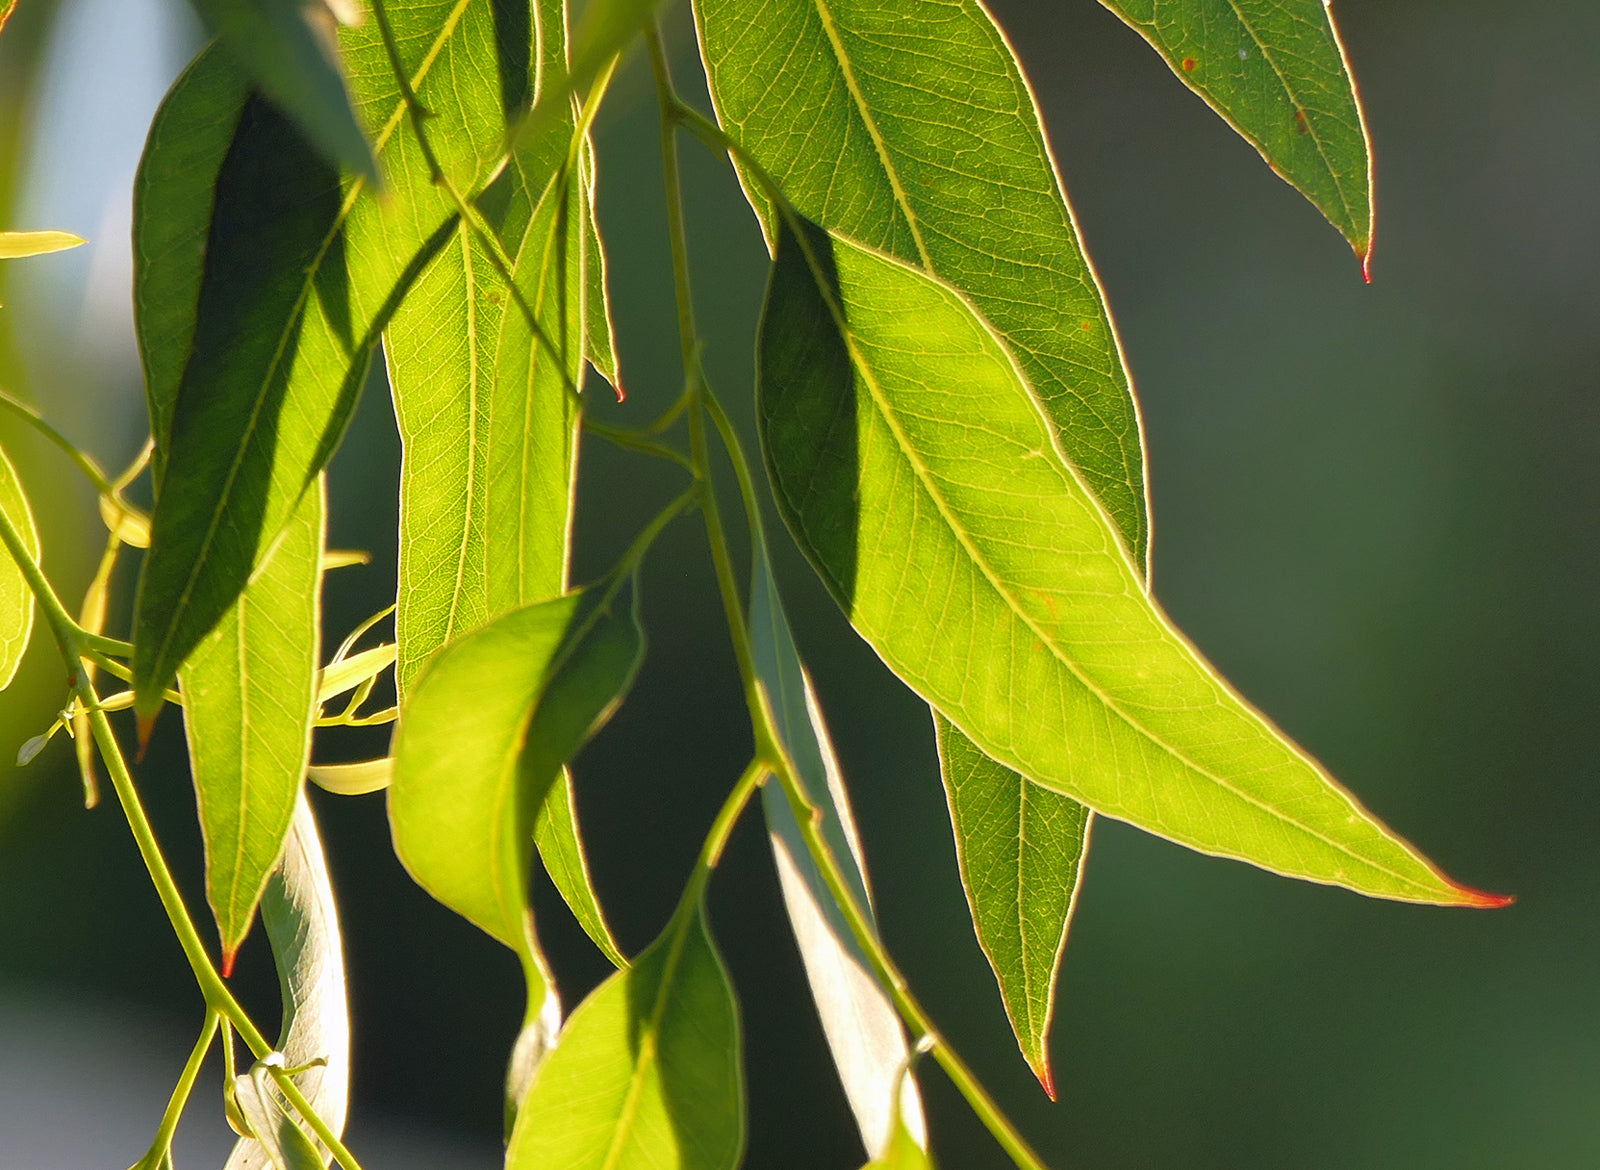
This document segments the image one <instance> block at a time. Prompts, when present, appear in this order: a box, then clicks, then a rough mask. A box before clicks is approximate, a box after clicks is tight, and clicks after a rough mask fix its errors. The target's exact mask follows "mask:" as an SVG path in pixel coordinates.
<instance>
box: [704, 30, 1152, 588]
mask: <svg viewBox="0 0 1600 1170" xmlns="http://www.w3.org/2000/svg"><path fill="white" fill-rule="evenodd" d="M695 15H696V18H697V22H698V27H699V30H700V45H701V52H702V56H703V57H704V59H705V62H706V70H707V76H708V77H709V79H710V82H711V96H712V101H713V103H714V105H715V107H716V112H717V117H718V119H719V120H720V121H721V123H722V126H723V128H724V129H725V130H726V131H727V132H728V133H729V134H730V135H731V136H732V137H733V138H734V139H736V140H737V141H738V142H739V143H740V144H741V145H742V146H743V147H744V148H745V149H746V150H748V151H749V152H750V153H751V154H752V155H753V156H754V157H755V158H756V160H757V161H758V162H760V163H761V165H762V166H763V167H764V168H765V169H766V170H767V172H768V173H770V174H771V175H773V176H774V177H775V178H776V179H777V180H778V183H779V185H780V186H781V187H782V188H783V191H784V193H785V194H786V195H787V196H788V198H789V200H790V202H791V203H793V204H794V206H795V207H796V208H798V209H799V211H800V212H801V214H803V215H805V216H807V217H809V218H810V219H811V220H813V221H814V222H816V223H818V224H821V225H822V226H823V227H825V228H827V229H829V230H830V231H838V232H842V233H843V234H844V235H846V236H849V237H850V238H852V239H855V240H859V241H862V242H863V243H865V244H867V245H869V246H871V247H874V248H878V249H881V250H882V251H885V252H888V253H890V254H892V255H894V256H897V257H899V258H900V259H902V260H904V261H906V262H908V263H910V264H915V265H917V266H918V267H921V268H924V269H927V270H928V271H930V272H934V273H936V274H938V275H939V276H940V277H942V278H943V279H944V280H946V281H948V282H949V283H950V284H952V285H954V286H955V287H957V288H959V289H960V290H962V292H963V293H965V294H966V295H967V296H968V297H969V298H971V300H972V302H973V304H974V305H975V306H976V307H977V309H978V311H979V312H980V313H982V314H983V315H984V316H985V317H986V318H987V319H988V320H989V321H990V323H991V324H992V325H993V327H994V329H995V330H996V332H998V333H999V335H1000V336H1001V337H1002V338H1003V339H1004V340H1005V342H1006V344H1007V345H1008V346H1009V347H1010V349H1011V351H1012V353H1014V354H1015V355H1016V358H1017V361H1018V362H1019V363H1020V364H1021V366H1022V370H1023V373H1024V374H1025V375H1026V377H1027V378H1028V380H1029V381H1030V382H1031V383H1032V385H1033V386H1034V388H1035V390H1036V392H1037V395H1038V397H1039V399H1040V401H1041V402H1042V403H1043V405H1044V407H1045V409H1046V411H1047V413H1048V415H1049V417H1050V419H1051V420H1052V422H1053V423H1054V425H1055V429H1056V432H1057V436H1058V441H1059V442H1060V443H1061V445H1062V447H1063V449H1064V450H1065V451H1066V453H1067V456H1068V457H1069V458H1070V459H1072V460H1073V461H1074V462H1075V463H1076V464H1077V465H1078V467H1079V469H1080V470H1081V471H1082V473H1083V478H1084V480H1085V481H1086V482H1087V483H1088V485H1089V487H1090V489H1091V490H1092V491H1093V492H1095V494H1096V495H1097V496H1099V498H1100V499H1101V500H1102V502H1103V503H1104V504H1105V507H1106V510H1107V511H1108V512H1110V513H1111V515H1112V516H1113V517H1114V518H1115V519H1116V522H1117V525H1118V528H1119V529H1120V530H1121V532H1122V535H1123V538H1124V539H1125V540H1126V541H1127V543H1128V546H1129V547H1130V548H1131V549H1132V550H1133V555H1134V559H1135V560H1137V561H1140V562H1142V561H1143V560H1144V559H1145V556H1146V546H1147V542H1148V539H1149V530H1148V526H1147V524H1146V523H1145V509H1144V465H1143V455H1142V451H1141V440H1140V433H1139V415H1138V410H1137V408H1136V407H1135V406H1134V402H1133V398H1132V395H1131V393H1130V391H1129V388H1128V378H1127V374H1126V373H1125V371H1124V369H1123V363H1122V355H1121V352H1120V351H1119V349H1118V345H1117V338H1116V333H1115V331H1114V329H1113V327H1112V325H1111V319H1110V316H1109V315H1108V314H1107V312H1106V308H1105V305H1104V303H1103V301H1102V298H1101V294H1100V288H1099V283H1098V281H1097V280H1096V278H1095V274H1094V271H1093V269H1092V268H1091V267H1090V265H1089V262H1088V260H1087V259H1086V258H1085V256H1084V254H1083V248H1082V245H1081V244H1080V242H1079V239H1078V233H1077V228H1076V227H1075V226H1074V224H1073V221H1072V214H1071V210H1070V209H1069V207H1068V205H1067V201H1066V198H1065V196H1064V194H1063V193H1062V189H1061V183H1060V180H1059V178H1058V177H1057V175H1056V170H1055V163H1054V161H1053V159H1052V158H1051V155H1050V150H1049V147H1048V144H1047V143H1046V141H1045V137H1044V133H1043V130H1042V129H1041V127H1040V121H1039V114H1038V110H1037V108H1036V106H1035V103H1034V100H1033V94H1032V92H1031V91H1030V90H1029V88H1028V84H1027V82H1026V81H1025V80H1024V78H1023V76H1022V73H1021V70H1020V69H1019V67H1018V65H1017V62H1016V59H1015V57H1014V56H1013V55H1012V53H1011V50H1010V48H1009V46H1008V45H1007V44H1006V42H1005V38H1004V36H1003V35H1002V34H1001V32H1000V30H999V29H998V28H997V27H996V26H995V24H994V21H993V19H992V18H991V17H990V16H989V14H988V12H987V11H986V10H985V9H984V7H983V6H982V4H981V3H979V2H978V0H941V2H940V3H933V4H929V3H907V2H906V0H851V2H850V3H839V2H838V0H765V2H764V3H763V4H762V5H761V6H760V26H759V27H760V35H753V34H752V31H751V30H752V27H754V26H753V25H752V23H751V10H750V7H749V5H748V4H745V3H743V2H742V0H696V3H695ZM800 128H803V132H802V130H801V129H800ZM745 190H746V193H747V194H748V196H749V197H750V201H751V204H752V206H754V207H755V209H756V210H757V212H758V214H760V216H761V218H762V222H763V226H764V227H765V230H766V233H767V240H768V242H769V244H774V243H776V239H777V221H776V217H775V215H774V209H773V208H772V206H771V204H770V201H769V200H768V198H767V196H766V195H765V194H764V193H763V192H762V191H761V189H760V188H759V187H758V186H757V185H756V184H754V183H753V182H752V181H750V180H749V179H748V178H747V179H746V182H745Z"/></svg>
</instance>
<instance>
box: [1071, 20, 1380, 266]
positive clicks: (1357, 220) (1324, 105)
mask: <svg viewBox="0 0 1600 1170" xmlns="http://www.w3.org/2000/svg"><path fill="white" fill-rule="evenodd" d="M1101 2H1102V3H1103V4H1104V5H1105V6H1106V7H1107V8H1109V9H1111V11H1113V12H1115V13H1116V14H1117V15H1118V16H1120V17H1122V19H1123V20H1125V21H1127V22H1128V24H1129V25H1130V26H1132V27H1133V28H1134V29H1137V30H1138V32H1139V35H1140V36H1142V37H1144V39H1145V40H1147V41H1149V42H1150V44H1151V45H1152V46H1153V47H1154V48H1155V50H1156V51H1157V52H1158V53H1160V54H1161V56H1162V57H1164V58H1165V59H1166V62H1167V64H1168V65H1170V66H1172V71H1173V72H1174V73H1176V74H1177V75H1178V77H1179V78H1181V79H1182V80H1183V83H1184V84H1185V85H1187V86H1188V87H1189V88H1190V89H1192V90H1194V91H1195V92H1196V93H1197V94H1199V95H1200V96H1201V97H1202V98H1204V99H1205V101H1206V104H1207V105H1209V106H1210V107H1211V108H1212V109H1214V110H1216V111H1217V113H1219V114H1221V115H1222V117H1223V118H1224V120H1226V121H1227V122H1228V124H1229V125H1231V126H1232V127H1233V128H1234V129H1235V130H1237V131H1238V132H1239V133H1240V135H1242V136H1243V137H1244V139H1245V141H1247V142H1248V143H1250V145H1251V146H1254V147H1255V148H1256V149H1257V150H1258V151H1260V152H1261V157H1262V158H1264V159H1266V160H1267V163H1268V165H1269V166H1271V167H1272V169H1273V170H1275V171H1277V172H1278V174H1280V175H1282V176H1283V177H1284V178H1285V179H1286V180H1287V181H1288V182H1289V183H1290V184H1292V185H1293V186H1294V187H1296V188H1298V189H1299V191H1300V192H1301V193H1302V194H1303V195H1305V197H1306V198H1307V199H1309V200H1311V202H1312V203H1313V204H1315V205H1316V207H1317V209H1318V210H1319V211H1321V212H1322V214H1323V215H1325V216H1327V217H1328V222H1330V223H1331V224H1333V226H1334V227H1336V228H1338V229H1339V231H1340V233H1341V234H1342V235H1343V236H1344V238H1345V239H1347V240H1349V241H1350V246H1351V247H1353V248H1354V249H1355V250H1356V255H1358V256H1360V257H1361V259H1362V263H1363V265H1365V263H1366V262H1367V260H1368V259H1369V257H1370V255H1371V252H1372V159H1371V150H1370V147H1369V145H1368V141H1367V127H1366V122H1365V120H1364V118H1363V116H1362V113H1361V103H1360V101H1359V99H1358V98H1357V97H1356V91H1355V85H1354V83H1353V82H1352V81H1351V79H1350V64H1349V62H1348V60H1346V58H1345V53H1344V46H1343V45H1342V44H1341V43H1340V41H1339V31H1338V29H1337V27H1336V26H1335V24H1334V20H1333V10H1332V9H1331V8H1330V7H1329V5H1328V4H1326V3H1324V0H1101Z"/></svg>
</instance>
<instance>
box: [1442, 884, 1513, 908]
mask: <svg viewBox="0 0 1600 1170" xmlns="http://www.w3.org/2000/svg"><path fill="white" fill-rule="evenodd" d="M1450 885H1451V886H1452V887H1453V888H1454V889H1455V891H1456V893H1457V894H1459V895H1460V897H1461V901H1460V902H1459V903H1458V904H1459V905H1462V906H1470V907H1471V908H1472V909H1474V910H1499V909H1502V908H1503V907H1506V906H1509V905H1511V904H1512V903H1513V902H1515V901H1516V900H1517V896H1516V895H1515V894H1491V893H1489V892H1488V891H1487V890H1477V889H1473V887H1471V886H1464V885H1462V884H1460V883H1459V882H1451V883H1450Z"/></svg>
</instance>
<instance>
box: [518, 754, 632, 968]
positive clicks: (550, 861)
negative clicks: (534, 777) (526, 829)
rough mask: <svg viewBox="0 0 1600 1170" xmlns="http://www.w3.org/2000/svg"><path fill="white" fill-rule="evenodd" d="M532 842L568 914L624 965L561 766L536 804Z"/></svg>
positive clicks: (569, 784)
mask: <svg viewBox="0 0 1600 1170" xmlns="http://www.w3.org/2000/svg"><path fill="white" fill-rule="evenodd" d="M533 840H534V844H535V845H537V846H538V849H539V860H540V861H542V862H543V863H544V869H545V872H546V873H548V874H549V875H550V881H551V883H552V884H554V886H555V887H556V889H557V890H559V891H560V893H561V897H562V899H563V900H564V901H565V902H566V904H567V908H568V909H570V910H571V911H572V916H573V917H574V918H576V919H577V920H578V925H579V926H581V927H583V932H584V933H585V934H587V935H588V936H589V938H590V939H591V940H592V941H593V942H594V945H595V946H597V947H599V948H600V953H601V954H603V955H605V957H606V958H607V959H609V960H610V961H611V965H612V966H614V967H618V968H622V967H626V966H627V965H628V959H627V956H625V955H624V954H623V953H622V948H621V947H619V946H618V945H617V940H616V938H615V936H614V935H612V933H611V927H610V926H609V925H607V923H606V916H605V911H604V910H602V909H601V907H600V898H599V896H598V895H597V894H596V893H595V889H594V882H593V880H592V879H591V878H590V876H589V858H588V857H587V855H586V854H585V853H584V848H583V834H582V833H581V832H580V831H579V828H578V808H577V803H576V802H575V800H574V799H573V792H572V775H571V773H570V772H568V771H567V769H565V768H563V769H561V772H560V774H559V775H558V776H557V777H556V780H555V783H554V784H553V785H551V787H550V794H549V795H548V796H547V797H545V799H544V803H543V804H541V805H540V806H539V817H538V820H536V821H535V822H534V825H533Z"/></svg>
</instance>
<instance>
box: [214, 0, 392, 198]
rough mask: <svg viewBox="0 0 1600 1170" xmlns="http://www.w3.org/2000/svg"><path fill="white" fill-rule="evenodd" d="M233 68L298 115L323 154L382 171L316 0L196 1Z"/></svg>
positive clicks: (329, 23) (370, 172)
mask: <svg viewBox="0 0 1600 1170" xmlns="http://www.w3.org/2000/svg"><path fill="white" fill-rule="evenodd" d="M191 2H192V3H193V4H194V7H195V10H196V11H197V12H199V14H200V17H201V19H202V20H204V21H205V23H206V25H207V27H209V28H210V30H211V31H212V32H213V33H214V34H216V37H217V42H218V44H219V45H220V46H221V48H222V50H223V51H224V52H225V53H227V55H228V57H229V58H230V59H231V60H232V62H233V64H234V67H235V68H236V69H238V71H239V72H240V73H241V74H243V75H244V76H246V77H248V78H249V79H250V80H251V81H252V82H254V83H255V84H256V85H257V86H258V87H259V88H260V89H261V91H262V92H263V93H265V94H266V95H267V96H268V97H269V98H271V99H272V100H273V101H274V102H276V103H277V104H278V105H279V106H280V107H282V109H283V110H284V111H285V112H286V113H288V114H289V116H290V117H292V118H293V119H294V120H295V123H296V124H297V125H298V126H299V127H300V129H301V131H302V133H304V134H305V136H306V137H307V139H309V140H310V141H311V142H312V143H313V144H315V146H316V147H317V149H318V150H319V151H320V152H321V153H322V156H323V157H324V158H325V159H327V160H328V161H329V162H331V163H333V164H334V165H336V166H338V165H343V166H346V167H348V168H349V169H350V170H351V171H354V172H356V173H357V174H362V175H366V176H367V177H368V178H374V179H375V178H377V174H378V171H377V165H376V163H375V162H374V161H373V157H372V148H371V146H369V145H368V144H367V140H366V138H365V137H364V136H363V135H362V133H361V127H360V126H358V125H357V124H356V118H355V114H354V113H353V112H352V111H351V109H350V95H349V93H348V91H347V90H346V89H345V83H344V78H343V77H341V76H340V73H339V60H338V55H337V53H336V51H335V45H334V36H333V20H332V14H331V13H330V12H329V10H328V9H327V8H326V7H325V6H323V5H322V4H320V3H317V0H191Z"/></svg>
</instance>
